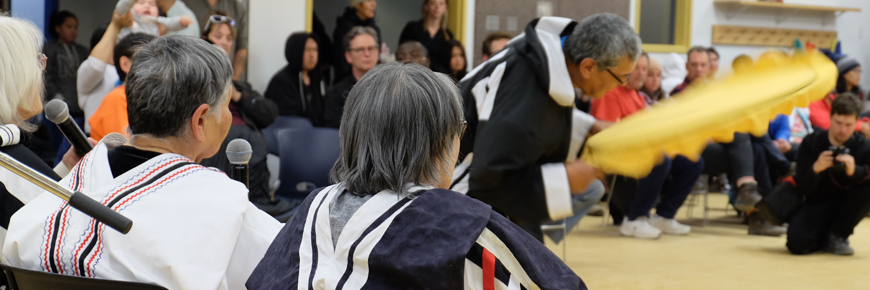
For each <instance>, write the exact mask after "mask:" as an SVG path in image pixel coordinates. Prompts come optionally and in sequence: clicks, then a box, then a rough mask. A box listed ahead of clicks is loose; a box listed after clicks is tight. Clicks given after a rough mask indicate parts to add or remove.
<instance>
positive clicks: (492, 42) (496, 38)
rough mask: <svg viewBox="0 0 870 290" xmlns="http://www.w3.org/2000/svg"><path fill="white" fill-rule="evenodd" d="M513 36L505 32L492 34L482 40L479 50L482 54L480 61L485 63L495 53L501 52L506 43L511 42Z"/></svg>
mask: <svg viewBox="0 0 870 290" xmlns="http://www.w3.org/2000/svg"><path fill="white" fill-rule="evenodd" d="M511 38H513V36H511V35H510V33H507V32H502V31H499V32H493V33H490V34H489V35H487V36H486V38H484V39H483V46H482V48H481V52H482V57H481V58H482V60H483V61H487V60H489V58H490V57H492V56H493V55H495V53H497V52H499V51H501V49H502V48H504V47H505V46H507V43H508V41H510V40H511Z"/></svg>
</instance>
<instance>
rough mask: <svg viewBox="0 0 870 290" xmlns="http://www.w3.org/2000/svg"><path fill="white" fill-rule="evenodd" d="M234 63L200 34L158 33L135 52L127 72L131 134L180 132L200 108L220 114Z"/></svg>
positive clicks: (165, 135) (173, 134)
mask: <svg viewBox="0 0 870 290" xmlns="http://www.w3.org/2000/svg"><path fill="white" fill-rule="evenodd" d="M232 76H233V67H232V65H230V61H229V59H228V58H227V56H226V55H225V54H224V52H223V51H222V50H221V49H220V48H218V47H216V46H214V45H211V44H209V43H208V42H206V41H205V40H202V39H200V38H197V37H192V36H181V35H171V36H164V37H160V38H158V39H157V40H154V41H152V42H151V43H149V44H148V45H146V46H145V47H143V48H142V49H141V50H140V51H139V52H138V53H136V55H135V56H134V57H133V66H132V67H131V68H130V74H129V76H128V77H127V87H126V90H127V116H128V119H129V121H130V131H131V132H132V133H133V134H149V135H152V136H153V137H157V138H159V137H182V136H186V134H187V133H188V129H187V126H185V125H186V124H187V123H189V121H190V118H191V116H192V114H193V112H194V111H196V108H198V107H199V106H201V105H202V104H207V105H208V106H209V107H210V108H211V109H210V110H209V112H210V114H218V115H217V116H220V112H221V109H219V108H220V105H223V103H224V102H226V100H227V98H228V97H229V89H230V86H231V85H232Z"/></svg>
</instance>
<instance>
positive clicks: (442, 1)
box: [396, 0, 454, 74]
mask: <svg viewBox="0 0 870 290" xmlns="http://www.w3.org/2000/svg"><path fill="white" fill-rule="evenodd" d="M452 40H454V39H453V32H451V31H450V29H447V0H423V19H420V20H417V21H411V22H408V24H407V25H405V28H404V29H402V34H401V35H400V36H399V44H400V45H401V44H403V43H405V42H408V41H416V42H419V43H420V44H422V45H423V47H425V48H426V51H427V52H429V60H430V63H431V65H429V67H430V68H431V69H432V70H433V71H435V72H440V73H445V74H449V73H452V71H451V69H450V58H451V52H452V49H451V46H450V41H452ZM396 53H398V51H397V52H396ZM396 57H397V58H398V56H396ZM424 66H425V65H424Z"/></svg>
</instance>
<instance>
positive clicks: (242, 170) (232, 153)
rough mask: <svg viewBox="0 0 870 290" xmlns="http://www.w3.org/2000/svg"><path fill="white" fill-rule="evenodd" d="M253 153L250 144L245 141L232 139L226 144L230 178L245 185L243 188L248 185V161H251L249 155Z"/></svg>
mask: <svg viewBox="0 0 870 290" xmlns="http://www.w3.org/2000/svg"><path fill="white" fill-rule="evenodd" d="M253 153H254V150H253V149H251V143H248V141H246V140H245V139H241V138H239V139H234V140H233V141H230V143H229V144H227V159H229V160H230V166H231V167H232V169H231V170H230V177H231V178H232V179H234V180H236V181H238V182H241V183H243V184H245V187H249V185H250V182H249V179H248V176H249V173H248V172H249V170H248V161H250V160H251V154H253Z"/></svg>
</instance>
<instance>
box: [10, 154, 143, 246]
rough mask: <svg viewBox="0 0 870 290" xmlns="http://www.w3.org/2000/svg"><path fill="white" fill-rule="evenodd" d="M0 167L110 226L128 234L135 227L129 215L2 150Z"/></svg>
mask: <svg viewBox="0 0 870 290" xmlns="http://www.w3.org/2000/svg"><path fill="white" fill-rule="evenodd" d="M0 167H3V168H6V169H8V170H9V171H11V172H12V173H15V174H16V175H18V176H20V177H21V178H24V179H26V180H27V181H30V182H32V183H33V184H36V185H37V186H39V187H40V188H42V189H44V190H46V191H48V192H51V193H53V194H54V195H57V197H60V198H63V199H64V200H66V201H67V202H69V205H70V206H72V207H73V208H75V209H77V210H79V211H81V212H83V213H84V214H86V215H89V216H91V217H92V218H94V219H96V220H97V221H99V222H101V223H104V224H106V225H107V226H109V227H112V228H113V229H115V230H117V231H118V232H121V233H122V234H126V233H127V232H129V231H130V228H132V227H133V221H131V220H130V219H128V218H127V217H125V216H123V215H121V214H120V213H118V212H116V211H113V210H112V209H111V208H109V207H107V206H105V205H103V204H102V203H100V202H98V201H96V200H93V199H92V198H90V197H88V196H87V195H85V194H84V193H81V192H78V191H72V190H70V189H69V188H66V187H63V186H61V185H60V184H58V183H57V182H54V180H52V179H51V178H48V177H46V176H45V175H42V174H41V173H39V172H37V171H36V170H33V169H32V168H30V167H27V165H24V164H21V162H18V160H15V159H14V158H12V157H10V156H9V155H6V154H5V153H2V152H0Z"/></svg>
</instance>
